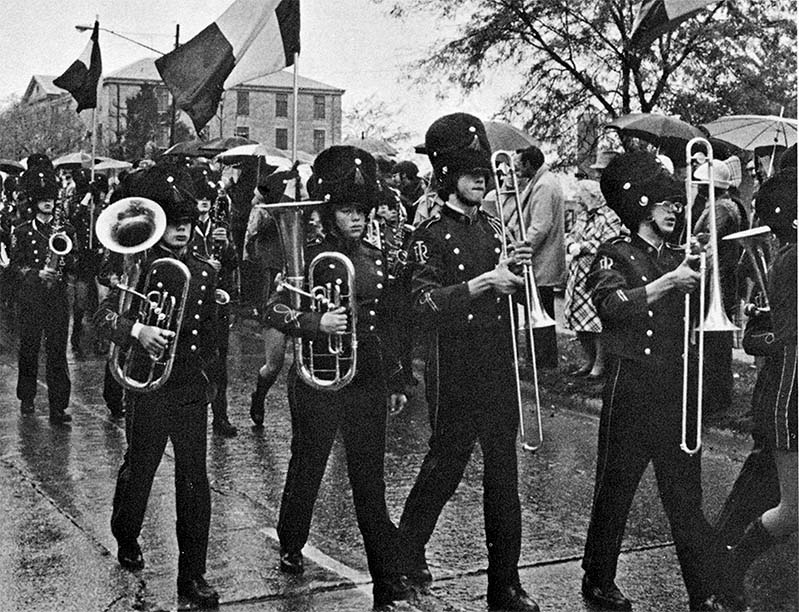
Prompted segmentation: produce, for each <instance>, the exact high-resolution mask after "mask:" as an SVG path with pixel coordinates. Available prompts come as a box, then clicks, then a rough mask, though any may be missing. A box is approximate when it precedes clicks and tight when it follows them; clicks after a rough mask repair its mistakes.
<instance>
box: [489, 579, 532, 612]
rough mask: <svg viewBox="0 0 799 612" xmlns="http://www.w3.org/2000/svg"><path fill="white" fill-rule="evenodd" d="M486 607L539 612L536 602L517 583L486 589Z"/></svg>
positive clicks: (519, 611) (511, 611)
mask: <svg viewBox="0 0 799 612" xmlns="http://www.w3.org/2000/svg"><path fill="white" fill-rule="evenodd" d="M488 609H489V610H506V611H507V612H540V608H539V607H538V604H537V603H536V602H535V601H534V600H533V599H532V598H531V597H530V596H529V595H528V594H527V593H526V592H525V590H524V589H523V588H522V587H521V586H519V585H518V584H510V585H507V586H503V587H499V588H491V587H489V589H488Z"/></svg>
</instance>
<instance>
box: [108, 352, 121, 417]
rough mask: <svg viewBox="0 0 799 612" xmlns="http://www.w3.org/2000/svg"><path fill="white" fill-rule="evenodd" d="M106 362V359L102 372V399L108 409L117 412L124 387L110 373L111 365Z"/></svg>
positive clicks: (119, 408)
mask: <svg viewBox="0 0 799 612" xmlns="http://www.w3.org/2000/svg"><path fill="white" fill-rule="evenodd" d="M108 364H109V362H108V361H107V360H106V362H105V370H104V372H103V399H104V400H105V405H106V406H107V407H108V409H109V410H110V411H112V412H117V411H119V410H121V409H122V398H123V396H124V393H125V389H123V388H122V385H120V384H119V383H118V382H117V381H116V378H114V376H113V374H111V366H109V365H108Z"/></svg>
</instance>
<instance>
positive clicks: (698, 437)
mask: <svg viewBox="0 0 799 612" xmlns="http://www.w3.org/2000/svg"><path fill="white" fill-rule="evenodd" d="M696 145H701V147H703V148H704V150H705V151H704V152H699V153H694V152H693V150H694V147H695V146H696ZM685 157H686V160H687V162H688V167H687V171H686V177H685V195H686V198H687V201H686V207H685V254H686V256H688V255H690V254H691V253H692V248H693V246H694V245H693V238H694V237H693V205H694V200H695V199H696V196H697V194H698V191H699V190H698V187H699V185H707V186H708V195H707V204H706V206H707V207H708V211H709V212H708V217H709V220H710V240H709V242H708V244H709V247H710V257H711V264H710V265H711V269H710V300H709V302H708V301H707V300H706V296H705V293H706V291H707V283H708V279H707V272H708V270H707V267H708V263H707V249H706V248H703V249H702V250H701V252H700V253H699V274H700V280H699V311H698V315H697V317H698V319H699V323H698V326H697V329H696V332H697V336H698V338H697V352H698V363H697V393H696V427H695V431H694V436H695V437H694V443H693V446H692V445H691V444H689V442H688V433H689V432H688V411H689V365H690V358H689V350H688V349H689V348H690V344H691V296H690V294H686V295H685V312H684V315H683V317H684V321H685V323H684V325H683V371H682V375H683V376H682V426H681V437H680V448H681V449H682V450H683V452H685V453H687V454H689V455H695V454H696V453H698V452H699V450H700V449H701V448H702V404H703V397H702V396H703V393H704V380H703V379H704V367H705V333H709V332H729V331H736V330H737V329H738V327H737V326H735V325H734V324H733V323H732V321H730V319H729V318H728V317H727V314H726V313H725V312H724V304H723V302H722V298H721V278H720V276H719V254H718V229H717V227H716V195H715V192H714V183H713V147H712V146H711V144H710V142H709V141H708V140H707V139H705V138H692V139H691V140H689V141H688V143H687V144H686V145H685ZM703 165H707V178H706V179H700V178H696V177H695V176H694V171H695V170H696V169H697V168H698V167H702V166H703ZM706 302H707V303H706ZM706 310H707V313H706Z"/></svg>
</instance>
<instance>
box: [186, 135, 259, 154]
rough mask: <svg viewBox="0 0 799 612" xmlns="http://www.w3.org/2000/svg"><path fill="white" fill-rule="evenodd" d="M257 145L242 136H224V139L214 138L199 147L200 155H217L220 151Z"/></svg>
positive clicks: (255, 142)
mask: <svg viewBox="0 0 799 612" xmlns="http://www.w3.org/2000/svg"><path fill="white" fill-rule="evenodd" d="M249 144H258V142H257V141H255V140H250V139H249V138H244V137H242V136H226V137H225V138H214V139H213V140H209V141H208V142H206V143H204V144H202V145H200V153H203V152H206V153H218V152H222V151H229V150H230V149H232V148H234V147H240V146H242V145H249Z"/></svg>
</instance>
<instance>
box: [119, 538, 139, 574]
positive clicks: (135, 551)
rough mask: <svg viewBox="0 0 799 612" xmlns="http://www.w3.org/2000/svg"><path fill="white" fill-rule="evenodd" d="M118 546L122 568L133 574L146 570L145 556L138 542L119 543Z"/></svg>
mask: <svg viewBox="0 0 799 612" xmlns="http://www.w3.org/2000/svg"><path fill="white" fill-rule="evenodd" d="M118 546H119V549H118V550H117V561H119V564H120V565H121V566H122V567H124V568H125V569H127V570H130V571H132V572H135V571H137V570H140V569H144V555H142V554H141V548H140V547H139V543H138V542H137V541H136V540H134V541H133V542H130V543H128V542H119V544H118Z"/></svg>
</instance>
